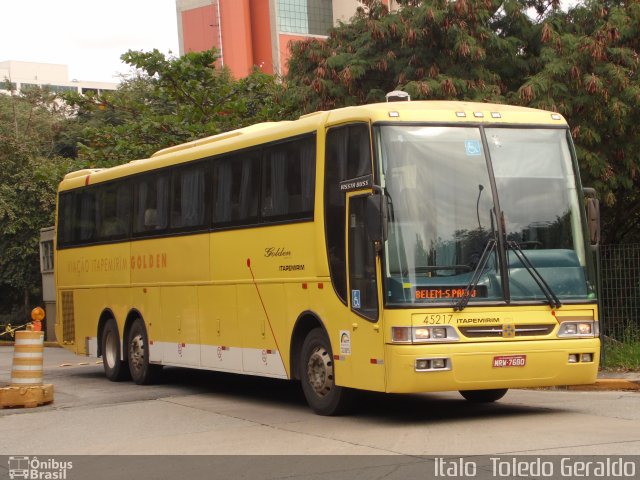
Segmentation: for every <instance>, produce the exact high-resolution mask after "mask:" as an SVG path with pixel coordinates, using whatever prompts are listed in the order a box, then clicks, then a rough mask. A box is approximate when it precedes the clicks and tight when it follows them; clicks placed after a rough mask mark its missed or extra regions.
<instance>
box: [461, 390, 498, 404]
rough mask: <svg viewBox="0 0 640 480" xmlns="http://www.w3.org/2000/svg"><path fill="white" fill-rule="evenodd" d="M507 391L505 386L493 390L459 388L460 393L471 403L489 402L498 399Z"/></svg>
mask: <svg viewBox="0 0 640 480" xmlns="http://www.w3.org/2000/svg"><path fill="white" fill-rule="evenodd" d="M506 393H507V389H506V388H496V389H494V390H460V395H462V396H463V397H464V398H465V399H467V400H469V401H470V402H473V403H491V402H495V401H496V400H500V399H501V398H502V397H504V396H505V394H506Z"/></svg>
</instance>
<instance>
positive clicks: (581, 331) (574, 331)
mask: <svg viewBox="0 0 640 480" xmlns="http://www.w3.org/2000/svg"><path fill="white" fill-rule="evenodd" d="M598 333H599V332H598V322H562V323H561V324H560V330H558V337H563V338H592V337H597V336H598Z"/></svg>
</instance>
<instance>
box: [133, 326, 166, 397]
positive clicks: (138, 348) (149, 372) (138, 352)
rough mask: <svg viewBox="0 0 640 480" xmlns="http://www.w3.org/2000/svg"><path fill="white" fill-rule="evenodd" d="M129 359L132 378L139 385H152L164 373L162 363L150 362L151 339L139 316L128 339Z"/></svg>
mask: <svg viewBox="0 0 640 480" xmlns="http://www.w3.org/2000/svg"><path fill="white" fill-rule="evenodd" d="M127 359H128V360H129V372H131V378H132V379H133V381H134V382H135V383H137V384H138V385H151V384H153V383H155V382H157V381H158V379H159V377H160V374H161V373H162V365H152V364H150V363H149V339H148V337H147V329H146V328H145V326H144V321H143V320H142V319H141V318H137V319H136V320H135V321H134V322H133V325H131V330H130V331H129V339H128V340H127Z"/></svg>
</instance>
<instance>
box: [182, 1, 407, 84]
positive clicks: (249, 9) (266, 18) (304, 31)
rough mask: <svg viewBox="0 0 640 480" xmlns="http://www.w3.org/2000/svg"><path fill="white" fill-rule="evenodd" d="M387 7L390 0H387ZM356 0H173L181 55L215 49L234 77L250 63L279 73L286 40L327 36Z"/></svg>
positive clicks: (246, 71) (284, 60)
mask: <svg viewBox="0 0 640 480" xmlns="http://www.w3.org/2000/svg"><path fill="white" fill-rule="evenodd" d="M385 3H387V4H388V5H389V7H390V8H391V9H394V8H397V5H396V4H395V2H394V1H393V0H385ZM360 5H361V4H360V2H359V1H358V0H176V9H177V19H178V38H179V41H180V55H184V54H185V53H187V52H192V51H194V52H198V51H203V50H208V49H211V48H213V47H215V48H216V49H218V50H219V52H220V54H221V59H220V63H221V64H222V65H226V66H227V67H229V69H230V70H231V72H232V73H233V75H234V76H235V77H236V78H240V77H243V76H246V75H248V74H249V73H250V72H251V69H252V68H253V67H254V66H258V67H259V68H260V69H261V70H262V71H264V72H265V73H270V74H274V73H275V74H282V73H285V72H286V63H287V59H288V58H289V55H290V52H289V48H288V44H289V42H290V41H297V40H303V39H305V38H314V37H315V38H326V34H327V30H328V29H329V28H330V27H332V26H334V25H336V24H337V22H338V21H344V22H346V21H348V20H349V19H350V18H351V17H352V16H353V15H354V14H355V13H356V9H357V8H358V6H360Z"/></svg>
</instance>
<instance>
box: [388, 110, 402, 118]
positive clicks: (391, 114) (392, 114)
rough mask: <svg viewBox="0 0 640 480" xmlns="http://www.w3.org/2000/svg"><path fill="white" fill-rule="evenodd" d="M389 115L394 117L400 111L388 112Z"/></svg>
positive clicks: (398, 114)
mask: <svg viewBox="0 0 640 480" xmlns="http://www.w3.org/2000/svg"><path fill="white" fill-rule="evenodd" d="M389 116H390V117H392V118H396V117H399V116H400V113H398V112H395V111H394V112H389Z"/></svg>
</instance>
